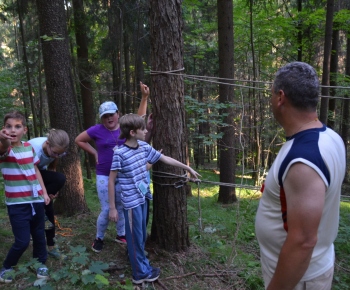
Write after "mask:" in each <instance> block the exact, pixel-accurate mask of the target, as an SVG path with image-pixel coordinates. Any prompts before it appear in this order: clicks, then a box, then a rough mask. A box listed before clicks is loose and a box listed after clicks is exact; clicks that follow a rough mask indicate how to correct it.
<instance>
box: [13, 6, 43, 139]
mask: <svg viewBox="0 0 350 290" xmlns="http://www.w3.org/2000/svg"><path fill="white" fill-rule="evenodd" d="M20 2H21V1H20V0H17V8H18V16H19V22H20V26H19V27H20V31H21V38H22V47H23V62H24V65H25V68H26V78H27V86H28V96H29V100H30V106H31V109H32V116H33V130H34V135H35V137H38V128H37V127H38V126H37V121H36V110H35V105H34V97H33V91H32V84H31V80H30V72H29V63H28V57H27V49H26V39H25V37H24V28H23V13H22V7H21V3H20Z"/></svg>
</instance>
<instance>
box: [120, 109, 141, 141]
mask: <svg viewBox="0 0 350 290" xmlns="http://www.w3.org/2000/svg"><path fill="white" fill-rule="evenodd" d="M119 126H120V132H121V133H120V135H119V139H124V138H126V139H130V131H131V130H133V131H134V132H136V130H139V129H141V130H143V129H145V128H146V123H145V120H144V119H143V118H142V117H140V116H139V115H137V114H128V115H124V116H123V117H121V118H120V119H119Z"/></svg>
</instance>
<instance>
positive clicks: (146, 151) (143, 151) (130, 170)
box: [108, 114, 200, 284]
mask: <svg viewBox="0 0 350 290" xmlns="http://www.w3.org/2000/svg"><path fill="white" fill-rule="evenodd" d="M119 123H120V130H121V134H120V136H119V138H126V142H125V143H124V145H122V146H120V147H119V148H118V149H117V150H116V151H114V154H113V162H112V166H111V172H110V174H109V180H108V196H109V208H110V209H109V217H110V219H111V220H112V221H116V220H117V219H118V212H117V210H116V206H115V190H114V189H115V181H116V178H117V176H118V180H119V183H120V186H121V189H122V193H121V199H122V203H123V207H124V216H125V233H126V240H127V247H128V252H129V259H130V263H131V268H132V274H133V279H132V281H133V283H135V284H141V283H143V282H153V281H155V280H157V279H158V277H159V274H160V269H159V268H154V267H152V266H151V265H150V263H149V261H148V259H147V258H146V256H145V253H144V247H145V241H146V213H147V209H146V203H145V195H147V196H149V195H150V189H149V184H148V181H147V176H146V172H147V169H146V165H147V163H149V164H154V163H156V162H157V161H158V160H160V161H162V162H164V163H166V164H169V165H173V166H176V167H180V168H183V169H185V170H187V171H189V172H190V173H191V175H193V176H194V177H195V178H197V177H198V176H200V175H199V174H198V173H197V172H196V171H194V170H193V169H192V168H190V167H189V166H187V165H185V164H183V163H181V162H179V161H177V160H175V159H173V158H171V157H168V156H164V155H162V154H161V153H160V152H159V151H157V150H155V149H154V148H152V146H150V145H149V144H147V143H146V142H144V141H143V140H145V136H146V133H147V130H146V128H145V127H146V126H145V121H144V120H143V119H142V118H141V117H140V116H138V115H136V114H129V115H125V116H123V117H121V118H120V120H119Z"/></svg>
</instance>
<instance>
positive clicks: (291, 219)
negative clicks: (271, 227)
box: [267, 163, 326, 290]
mask: <svg viewBox="0 0 350 290" xmlns="http://www.w3.org/2000/svg"><path fill="white" fill-rule="evenodd" d="M283 185H284V191H285V194H286V202H287V223H288V233H287V238H286V240H285V242H284V244H283V246H282V249H281V252H280V255H279V258H278V262H277V267H276V271H275V273H274V275H273V277H272V280H271V282H270V284H269V286H268V287H267V289H268V290H280V289H283V290H288V289H294V287H295V286H296V285H297V284H298V283H299V281H300V279H301V278H302V277H303V275H304V274H305V272H306V270H307V268H308V267H309V263H310V259H311V256H312V252H313V249H314V247H315V245H316V243H317V231H318V226H319V224H320V220H321V217H322V211H323V207H324V200H325V192H326V187H325V184H324V182H323V180H322V179H321V177H320V176H319V175H318V174H317V173H316V171H315V170H313V169H312V168H311V167H309V166H307V165H305V164H302V163H296V164H294V165H292V166H291V168H290V169H289V171H288V173H287V176H286V179H285V182H284V184H283Z"/></svg>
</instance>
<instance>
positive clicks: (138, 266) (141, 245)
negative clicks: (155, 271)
mask: <svg viewBox="0 0 350 290" xmlns="http://www.w3.org/2000/svg"><path fill="white" fill-rule="evenodd" d="M146 214H147V203H146V202H145V203H144V204H141V205H139V206H137V207H135V208H133V209H128V210H127V209H124V217H125V234H126V241H127V247H128V253H129V260H130V264H131V269H132V276H133V278H134V279H136V280H139V279H142V278H145V277H146V276H148V275H150V274H151V273H152V267H151V265H150V263H149V261H148V259H147V258H146V256H145V252H144V250H145V242H146V237H147V236H146V235H147V232H146Z"/></svg>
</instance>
